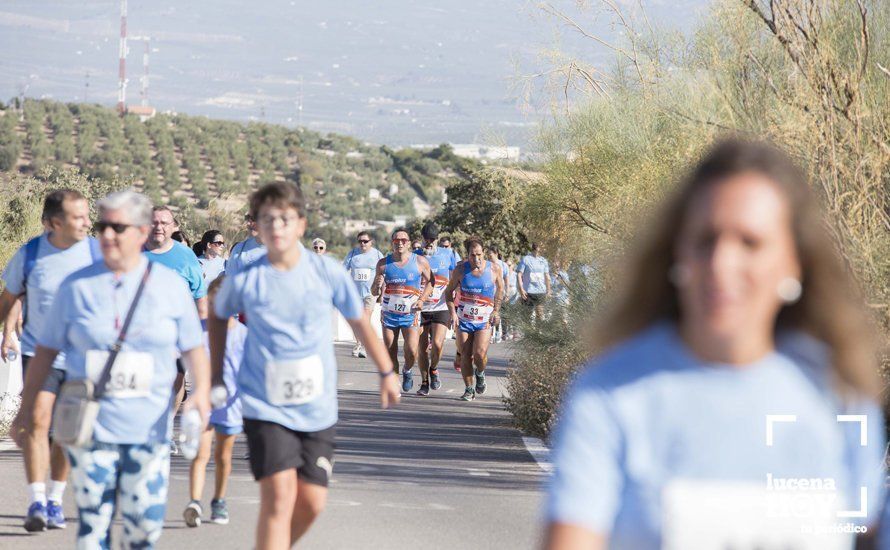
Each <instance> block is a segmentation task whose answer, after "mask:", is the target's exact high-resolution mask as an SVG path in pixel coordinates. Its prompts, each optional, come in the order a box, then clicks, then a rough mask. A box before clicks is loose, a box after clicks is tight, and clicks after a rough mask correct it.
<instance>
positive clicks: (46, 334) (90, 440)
mask: <svg viewBox="0 0 890 550" xmlns="http://www.w3.org/2000/svg"><path fill="white" fill-rule="evenodd" d="M98 206H99V221H97V222H96V223H95V224H94V227H95V228H96V232H97V234H98V237H99V241H100V244H101V248H102V256H103V260H104V261H101V262H97V263H95V264H93V265H91V266H89V267H86V268H84V269H81V270H80V271H77V272H75V273H73V274H72V275H71V276H69V277H68V278H67V279H66V280H65V281H64V282H63V283H62V286H61V287H60V289H59V292H58V294H57V295H56V299H55V302H54V303H53V309H52V312H51V314H50V315H49V320H48V322H47V323H46V325H45V326H44V331H43V334H42V335H41V336H40V337H39V338H38V346H37V350H36V354H35V356H34V359H33V360H32V363H31V365H30V368H32V369H34V371H35V372H34V376H31V377H29V378H28V384H27V385H26V387H25V390H24V392H23V395H22V407H21V413H20V414H22V415H24V416H25V418H24V419H23V420H24V422H23V424H22V425H23V426H26V427H28V426H30V424H31V423H30V422H29V421H28V418H29V417H30V415H31V414H32V410H33V406H34V396H35V395H36V393H37V391H38V390H39V389H40V387H41V386H42V384H43V380H44V378H46V375H47V373H48V372H49V369H50V365H51V364H52V362H53V359H54V358H55V357H56V355H57V354H58V353H59V351H61V350H65V369H66V370H67V381H66V386H67V387H66V386H63V388H62V392H61V393H60V396H59V404H57V408H58V407H59V406H61V405H62V404H63V403H65V402H66V401H65V399H66V396H67V398H68V401H67V402H68V403H72V402H76V401H77V398H81V397H82V398H83V399H82V401H83V402H91V403H95V404H96V409H97V412H95V420H94V421H93V422H92V423H90V422H88V420H89V418H87V421H84V422H74V423H73V424H76V426H77V427H76V428H74V429H72V430H70V433H76V434H79V436H70V435H69V433H65V432H68V431H69V430H66V429H62V430H61V431H62V432H63V433H59V428H60V426H58V425H57V426H56V430H57V432H56V433H57V436H59V437H61V438H62V439H65V438H66V437H67V438H68V440H69V443H70V444H69V445H68V446H67V447H66V448H67V451H68V455H69V458H70V460H71V467H72V472H71V478H70V479H71V484H72V485H73V487H74V494H75V496H76V501H77V508H78V516H79V522H78V523H79V526H78V533H77V548H110V547H111V535H110V528H111V523H112V520H113V518H114V514H115V511H116V508H117V507H120V510H121V516H122V517H123V523H124V538H125V545H126V546H127V547H130V548H136V547H138V548H153V547H154V545H155V543H157V541H158V539H159V537H160V535H161V530H162V528H163V523H164V511H165V507H166V502H167V485H168V474H169V469H170V456H169V454H170V436H171V432H172V430H171V428H172V423H173V418H172V415H171V405H172V402H173V391H172V389H173V380H174V378H175V377H176V364H175V359H176V355H177V353H181V354H182V360H183V361H184V363H185V364H186V366H187V367H188V368H190V369H191V374H192V380H193V382H194V391H193V393H192V396H191V398H190V399H189V405H187V406H189V407H192V408H196V409H197V410H198V411H199V412H200V413H201V417H202V420H203V421H204V422H206V420H207V416H208V412H209V365H208V360H207V355H206V353H205V351H204V346H203V339H202V333H201V323H200V321H199V319H198V314H197V311H196V310H195V307H194V302H193V300H192V297H191V294H190V292H189V290H188V288H187V287H186V284H185V282H184V281H183V279H182V278H181V277H179V276H178V275H177V274H176V273H175V272H173V271H172V270H170V269H167V268H166V267H164V266H163V265H159V264H156V263H149V261H148V260H147V259H146V258H145V256H144V255H143V254H142V247H143V245H144V244H145V241H146V239H147V238H148V234H149V231H150V228H151V213H152V205H151V202H149V200H148V199H147V198H146V197H144V196H143V195H140V194H138V193H135V192H133V191H122V192H117V193H112V194H111V195H108V196H107V197H105V198H104V199H103V200H101V201H100V202H99V205H98ZM94 386H95V389H93V387H94ZM66 394H67V395H66ZM86 409H87V408H86V407H84V409H83V410H86ZM94 411H95V409H94ZM57 412H58V411H57ZM81 416H86V417H89V416H90V415H89V414H85V415H79V414H73V415H70V416H69V417H68V418H69V419H70V418H71V417H74V418H77V419H80V418H81ZM57 417H58V414H57ZM63 424H64V423H63ZM28 429H30V428H28ZM84 433H86V434H90V433H92V435H87V436H84V435H83V434H84ZM16 436H17V437H20V434H16ZM75 439H76V440H77V442H76V443H75V442H74V440H75Z"/></svg>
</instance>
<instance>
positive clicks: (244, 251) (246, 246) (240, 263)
mask: <svg viewBox="0 0 890 550" xmlns="http://www.w3.org/2000/svg"><path fill="white" fill-rule="evenodd" d="M244 221H245V222H246V223H247V231H248V233H249V234H250V237H248V238H247V239H245V240H243V241H241V242H239V243H236V244H235V246H233V247H232V253H231V254H229V261H227V262H226V275H235V274H236V273H238V272H239V271H242V270H243V269H244V268H245V267H247V266H249V265H250V264H252V263H254V262H255V261H257V260H259V259H260V258H262V257H264V256H265V255H266V247H265V245H263V241H262V240H260V236H259V233H258V231H257V225H256V220H254V219H253V216H251V215H250V214H249V213H248V214H247V215H246V216H244Z"/></svg>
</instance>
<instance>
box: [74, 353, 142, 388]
mask: <svg viewBox="0 0 890 550" xmlns="http://www.w3.org/2000/svg"><path fill="white" fill-rule="evenodd" d="M108 353H109V352H107V351H100V350H90V351H88V352H87V355H86V370H87V377H88V378H89V379H90V380H92V381H93V383H94V384H98V383H99V377H100V376H101V375H102V369H104V368H105V362H106V361H107V360H108ZM154 373H155V363H154V357H152V355H151V354H150V353H146V352H143V351H122V352H120V353H118V354H117V358H115V360H114V366H112V367H111V378H110V379H109V380H108V384H106V385H105V395H106V396H108V397H114V398H117V399H131V398H134V397H148V395H149V394H150V393H151V381H152V379H153V378H154Z"/></svg>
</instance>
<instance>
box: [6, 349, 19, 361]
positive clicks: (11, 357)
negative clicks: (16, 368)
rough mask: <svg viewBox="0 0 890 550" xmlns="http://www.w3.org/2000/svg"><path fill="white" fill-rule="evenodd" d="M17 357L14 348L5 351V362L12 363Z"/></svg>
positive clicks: (17, 354) (17, 353)
mask: <svg viewBox="0 0 890 550" xmlns="http://www.w3.org/2000/svg"><path fill="white" fill-rule="evenodd" d="M18 358H19V352H17V351H16V350H14V349H11V350H9V351H7V352H6V362H7V363H14V362H15V360H16V359H18Z"/></svg>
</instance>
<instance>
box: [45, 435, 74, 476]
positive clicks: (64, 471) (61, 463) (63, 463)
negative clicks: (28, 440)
mask: <svg viewBox="0 0 890 550" xmlns="http://www.w3.org/2000/svg"><path fill="white" fill-rule="evenodd" d="M69 472H71V465H70V464H68V457H67V456H65V449H63V448H62V447H60V446H58V445H56V444H55V443H53V444H52V447H51V448H50V455H49V475H50V479H52V480H53V481H68V473H69Z"/></svg>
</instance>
